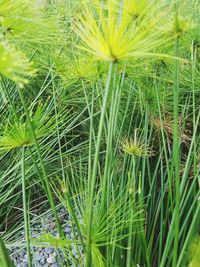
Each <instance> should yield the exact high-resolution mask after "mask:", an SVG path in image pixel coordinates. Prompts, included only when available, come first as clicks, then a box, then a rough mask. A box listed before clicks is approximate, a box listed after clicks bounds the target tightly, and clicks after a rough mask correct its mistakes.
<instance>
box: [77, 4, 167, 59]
mask: <svg viewBox="0 0 200 267" xmlns="http://www.w3.org/2000/svg"><path fill="white" fill-rule="evenodd" d="M125 3H128V2H127V1H125ZM135 3H136V1H135ZM144 3H145V1H144ZM127 5H128V4H126V6H125V7H126V9H123V7H122V8H121V6H120V4H119V1H117V0H106V1H105V3H103V4H102V1H99V0H96V1H92V4H91V5H88V3H85V1H84V2H83V7H84V8H83V14H82V15H80V16H79V17H78V19H77V20H76V21H75V22H74V24H75V27H74V30H75V32H76V33H77V34H78V36H79V37H80V39H81V41H82V44H81V45H79V48H81V49H82V50H84V51H87V52H88V53H90V54H92V55H93V56H94V57H95V58H97V59H98V60H103V61H112V62H118V61H124V60H131V59H132V58H141V57H143V58H144V57H146V56H147V57H149V56H150V54H151V52H152V51H153V50H154V49H155V48H158V47H159V46H160V45H161V44H163V43H164V42H166V41H167V40H166V36H165V40H164V39H163V35H162V34H161V33H160V32H159V30H158V27H157V24H158V23H159V24H160V23H161V17H160V14H159V13H158V14H157V15H155V13H154V12H153V14H154V15H155V16H154V15H153V16H148V17H146V18H144V17H143V18H142V19H141V20H139V21H138V20H137V22H136V21H130V19H129V16H130V15H129V14H127V8H128V7H127ZM138 8H139V7H138ZM121 9H122V10H121ZM151 10H153V6H151V8H150V9H149V12H151ZM154 52H155V51H154Z"/></svg>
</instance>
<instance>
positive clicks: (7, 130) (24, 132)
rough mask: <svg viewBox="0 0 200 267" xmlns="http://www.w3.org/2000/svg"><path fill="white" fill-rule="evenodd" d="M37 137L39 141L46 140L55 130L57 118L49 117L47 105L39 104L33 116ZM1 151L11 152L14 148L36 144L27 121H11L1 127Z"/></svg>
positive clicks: (22, 119) (21, 119)
mask: <svg viewBox="0 0 200 267" xmlns="http://www.w3.org/2000/svg"><path fill="white" fill-rule="evenodd" d="M31 117H32V124H33V128H34V132H35V136H36V138H37V139H38V140H40V139H41V138H44V137H45V136H47V135H48V134H50V133H51V132H52V130H53V129H54V128H55V126H54V124H55V116H53V117H51V118H50V117H49V114H48V113H47V112H46V105H42V104H39V105H38V107H37V109H36V110H35V112H34V113H33V114H32V115H31ZM0 130H1V134H0V150H7V151H9V150H11V149H13V148H19V147H27V146H32V145H33V144H34V139H33V136H32V133H31V130H30V127H29V123H28V121H27V120H24V118H23V117H21V118H20V120H15V121H10V122H8V123H7V124H6V125H2V126H1V129H0Z"/></svg>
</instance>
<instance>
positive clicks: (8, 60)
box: [0, 42, 35, 86]
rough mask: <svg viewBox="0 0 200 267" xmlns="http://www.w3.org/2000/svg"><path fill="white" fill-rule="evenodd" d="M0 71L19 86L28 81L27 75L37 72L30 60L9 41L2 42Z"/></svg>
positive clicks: (0, 45)
mask: <svg viewBox="0 0 200 267" xmlns="http://www.w3.org/2000/svg"><path fill="white" fill-rule="evenodd" d="M0 73H1V74H3V75H5V76H6V77H7V78H9V79H11V80H13V81H14V82H16V83H17V84H18V85H19V86H23V84H25V83H27V82H28V79H27V77H28V76H33V75H34V74H35V71H34V69H33V68H32V65H31V63H30V62H29V60H28V59H27V58H26V57H25V56H24V55H23V54H22V53H21V52H19V51H17V50H16V49H15V48H13V47H11V46H10V45H9V44H8V43H7V42H1V43H0Z"/></svg>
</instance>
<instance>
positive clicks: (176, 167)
mask: <svg viewBox="0 0 200 267" xmlns="http://www.w3.org/2000/svg"><path fill="white" fill-rule="evenodd" d="M178 30H179V25H178V10H177V6H176V14H175V32H176V37H175V48H174V54H175V57H176V59H175V61H174V86H173V107H174V114H173V117H174V127H173V129H174V134H173V169H174V172H175V175H174V178H175V188H176V193H175V194H176V195H175V211H174V214H175V224H174V227H175V228H174V248H173V261H172V267H176V265H177V257H178V242H179V224H180V151H179V130H178V114H179V110H178V105H179V62H178V59H177V58H178V56H179V36H178Z"/></svg>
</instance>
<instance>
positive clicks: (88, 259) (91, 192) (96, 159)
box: [86, 62, 113, 267]
mask: <svg viewBox="0 0 200 267" xmlns="http://www.w3.org/2000/svg"><path fill="white" fill-rule="evenodd" d="M112 69H113V62H111V63H110V65H109V71H108V77H107V83H106V87H105V93H104V96H103V103H102V108H101V116H100V121H99V128H98V135H97V142H96V149H95V157H94V164H93V170H92V177H91V181H90V180H89V183H91V187H90V188H89V203H88V204H89V207H88V209H89V211H88V225H87V227H88V229H87V255H86V266H87V267H90V266H91V242H92V240H91V233H92V219H93V204H94V202H93V200H94V193H95V187H96V180H97V170H98V162H99V152H100V146H101V140H102V133H103V125H104V119H105V115H106V106H107V100H108V96H109V89H110V83H111V77H112Z"/></svg>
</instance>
